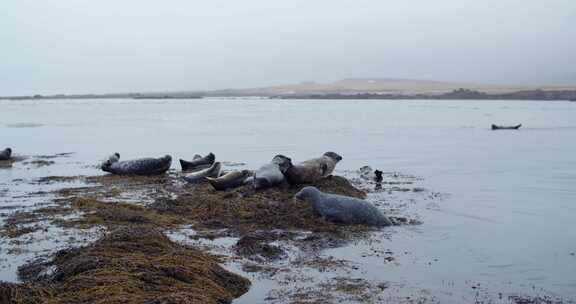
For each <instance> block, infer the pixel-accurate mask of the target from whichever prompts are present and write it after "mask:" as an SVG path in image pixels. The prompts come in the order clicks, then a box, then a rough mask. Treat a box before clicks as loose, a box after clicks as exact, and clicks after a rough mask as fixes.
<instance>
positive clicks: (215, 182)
mask: <svg viewBox="0 0 576 304" xmlns="http://www.w3.org/2000/svg"><path fill="white" fill-rule="evenodd" d="M252 173H253V172H252V171H250V170H242V171H232V172H228V173H226V174H224V175H222V176H220V177H217V178H213V177H206V179H207V180H208V182H209V183H210V185H212V187H213V188H214V189H215V190H216V191H224V190H227V189H234V188H236V187H240V186H242V185H244V183H245V181H246V179H247V178H248V177H250V176H251V175H252Z"/></svg>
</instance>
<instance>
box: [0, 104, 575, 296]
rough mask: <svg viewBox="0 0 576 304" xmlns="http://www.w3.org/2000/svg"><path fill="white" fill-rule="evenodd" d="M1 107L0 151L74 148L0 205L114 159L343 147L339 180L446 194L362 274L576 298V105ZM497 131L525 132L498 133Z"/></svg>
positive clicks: (438, 291)
mask: <svg viewBox="0 0 576 304" xmlns="http://www.w3.org/2000/svg"><path fill="white" fill-rule="evenodd" d="M0 107H1V109H2V110H1V111H0V122H1V124H0V149H2V148H3V147H5V146H10V147H12V148H13V150H14V153H15V154H16V155H19V156H26V155H28V156H33V155H54V154H56V153H61V152H67V151H74V152H75V154H73V155H70V156H69V157H65V158H58V161H57V164H56V165H54V166H46V167H41V168H36V169H25V166H15V165H13V166H11V167H8V168H4V169H1V170H0V204H4V205H6V204H27V203H29V202H28V201H27V200H22V201H16V202H14V201H7V199H6V197H12V196H11V195H7V194H6V190H2V189H7V188H9V189H10V191H11V192H22V193H27V192H34V191H40V190H43V189H37V188H38V187H32V186H30V185H28V184H26V183H18V182H14V181H18V180H27V181H29V180H34V179H37V178H41V177H44V176H50V175H80V174H83V175H93V174H98V171H97V169H96V168H93V167H90V165H93V164H96V163H98V161H99V160H102V159H103V158H105V157H106V156H107V155H109V154H110V153H113V152H119V153H120V154H121V155H122V157H123V158H125V159H129V158H133V157H141V156H151V157H157V156H161V155H164V154H167V153H168V154H171V155H172V157H173V158H174V159H177V158H184V159H187V158H191V157H192V156H193V155H194V154H196V153H199V154H206V153H207V152H210V151H212V152H214V153H215V154H216V155H217V157H218V158H219V159H222V160H225V161H230V162H239V163H245V164H246V166H248V167H257V166H259V165H261V164H263V163H266V162H268V161H269V160H270V158H271V157H272V156H274V155H275V154H278V153H282V154H285V155H288V156H290V157H291V158H292V159H293V160H295V161H299V160H303V159H306V158H310V157H315V156H317V155H320V154H321V153H323V152H325V151H337V152H338V153H339V154H341V155H343V157H344V159H343V161H342V162H341V164H339V168H338V169H339V170H340V172H342V171H345V170H356V169H358V168H360V167H361V166H364V165H370V166H372V167H374V168H378V169H381V170H383V171H385V172H387V171H399V172H404V173H410V174H415V175H418V176H421V177H423V178H424V181H423V183H424V184H425V186H426V187H427V188H431V189H434V190H435V191H438V192H442V193H450V196H448V198H447V199H446V200H444V201H442V202H441V203H440V204H431V205H426V204H424V205H422V206H421V208H420V209H419V210H418V215H419V219H421V220H422V221H423V225H421V226H417V227H416V228H415V227H409V228H404V227H399V228H395V233H393V234H392V235H391V236H390V237H389V238H388V239H383V240H382V242H383V243H384V246H386V247H387V248H389V250H391V251H393V252H401V253H404V252H407V253H409V254H400V255H399V256H398V257H397V260H396V262H395V263H382V261H381V260H379V259H378V258H376V257H374V258H373V259H372V260H371V261H370V259H368V260H369V261H368V262H367V265H363V266H362V267H361V269H362V271H363V275H364V276H366V277H369V278H374V279H378V280H388V281H391V282H397V283H400V284H402V283H405V284H408V285H410V286H414V287H416V288H422V289H426V290H429V291H430V292H432V293H433V294H434V295H439V298H442V296H441V295H445V294H446V293H450V292H454V290H460V291H471V290H476V289H475V288H472V287H471V286H476V285H474V284H481V285H482V286H487V287H489V288H490V289H491V290H496V291H497V292H499V291H502V292H504V291H509V290H524V289H525V290H532V289H540V288H542V289H545V290H547V291H551V292H553V293H556V294H558V295H561V296H563V297H572V298H576V289H575V288H574V286H575V285H576V276H574V273H576V258H575V257H574V252H576V229H573V223H574V222H575V220H576V204H574V202H576V188H575V185H576V158H574V152H575V150H576V149H575V148H576V141H575V140H574V139H575V138H576V120H574V117H576V104H574V103H568V102H514V101H502V102H482V101H478V102H476V101H382V102H378V101H333V102H331V101H324V100H323V101H300V100H290V101H284V100H249V99H240V100H193V101H187V100H170V101H166V100H162V101H155V100H138V101H134V100H81V101H71V100H65V101H61V100H51V101H42V102H39V101H0ZM23 122H26V123H23ZM492 123H497V124H502V125H507V124H516V123H522V124H523V126H524V127H523V128H522V129H520V130H518V131H500V132H492V131H490V130H489V127H490V125H491V124H492ZM40 126H42V127H41V128H39V127H40ZM173 166H174V167H176V166H177V165H176V164H174V165H173ZM175 169H179V168H175ZM0 221H1V220H0ZM363 246H364V245H363V244H358V245H357V246H354V247H352V248H340V249H334V250H331V251H330V252H329V253H328V254H330V255H332V256H334V257H335V258H338V259H347V260H352V261H353V260H355V259H357V255H358V252H361V251H362V250H368V249H367V247H363ZM2 254H5V253H4V252H0V255H2ZM0 275H2V276H4V275H5V274H4V272H0ZM2 279H6V278H5V277H4V278H2ZM471 282H473V283H471ZM447 286H449V287H447Z"/></svg>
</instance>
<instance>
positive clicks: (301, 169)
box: [285, 152, 342, 185]
mask: <svg viewBox="0 0 576 304" xmlns="http://www.w3.org/2000/svg"><path fill="white" fill-rule="evenodd" d="M341 160H342V156H340V155H338V154H337V153H335V152H326V153H324V155H322V157H319V158H314V159H309V160H306V161H303V162H301V163H299V164H296V165H292V164H290V166H289V168H288V170H286V174H285V175H286V179H287V180H288V182H289V183H290V184H292V185H298V184H309V183H314V182H317V181H319V180H320V179H322V178H324V177H327V176H330V175H331V174H332V172H334V168H336V164H338V162H339V161H341Z"/></svg>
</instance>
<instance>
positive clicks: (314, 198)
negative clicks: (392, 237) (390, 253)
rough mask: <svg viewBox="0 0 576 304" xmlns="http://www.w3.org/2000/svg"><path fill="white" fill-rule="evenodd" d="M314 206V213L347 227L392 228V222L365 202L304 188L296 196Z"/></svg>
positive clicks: (314, 188)
mask: <svg viewBox="0 0 576 304" xmlns="http://www.w3.org/2000/svg"><path fill="white" fill-rule="evenodd" d="M294 197H295V198H296V199H299V200H304V201H307V202H309V203H311V204H312V209H313V210H314V212H316V213H317V214H319V215H320V216H322V217H323V218H325V219H326V220H329V221H331V222H335V223H340V224H346V225H367V226H378V227H382V226H391V225H392V221H390V219H389V218H387V217H386V216H385V215H384V214H382V212H380V210H378V208H376V207H375V206H374V205H372V204H370V203H368V202H367V201H365V200H361V199H357V198H354V197H349V196H344V195H337V194H329V193H324V192H321V191H320V190H318V189H317V188H316V187H312V186H308V187H304V188H303V189H302V190H300V192H298V193H296V195H295V196H294Z"/></svg>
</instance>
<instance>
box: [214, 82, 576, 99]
mask: <svg viewBox="0 0 576 304" xmlns="http://www.w3.org/2000/svg"><path fill="white" fill-rule="evenodd" d="M461 88H464V89H469V90H476V91H482V92H486V93H508V92H515V91H523V90H576V85H575V86H504V85H487V84H478V83H467V82H447V81H433V80H414V79H395V78H351V79H343V80H339V81H336V82H331V83H316V82H302V83H299V84H288V85H278V86H270V87H262V88H251V89H230V90H216V91H210V92H207V95H208V96H283V95H314V94H360V93H371V94H406V95H411V94H443V93H447V92H451V91H454V90H457V89H461Z"/></svg>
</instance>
